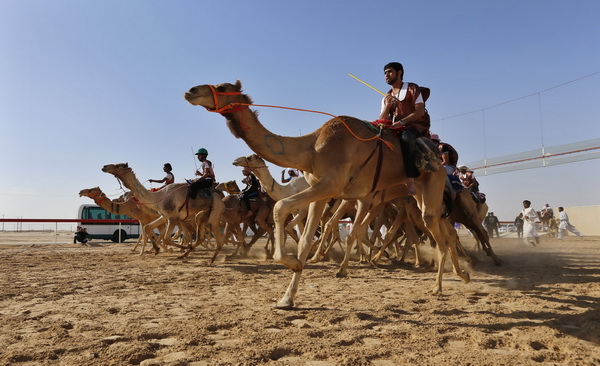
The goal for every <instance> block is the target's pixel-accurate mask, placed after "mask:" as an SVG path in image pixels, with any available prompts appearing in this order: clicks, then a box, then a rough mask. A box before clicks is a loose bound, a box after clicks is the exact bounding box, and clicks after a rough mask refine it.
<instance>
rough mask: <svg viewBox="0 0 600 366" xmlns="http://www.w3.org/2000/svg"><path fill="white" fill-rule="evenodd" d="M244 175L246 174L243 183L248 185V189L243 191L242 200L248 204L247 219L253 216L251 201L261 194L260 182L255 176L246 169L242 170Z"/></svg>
mask: <svg viewBox="0 0 600 366" xmlns="http://www.w3.org/2000/svg"><path fill="white" fill-rule="evenodd" d="M242 174H244V176H245V178H244V179H243V180H242V182H244V183H246V188H244V189H243V190H242V200H243V201H244V203H245V204H246V209H247V211H246V218H248V217H251V216H252V209H251V207H250V199H251V198H254V197H258V195H259V192H260V182H259V180H258V178H256V176H254V174H252V173H251V172H250V170H248V169H246V168H244V169H242Z"/></svg>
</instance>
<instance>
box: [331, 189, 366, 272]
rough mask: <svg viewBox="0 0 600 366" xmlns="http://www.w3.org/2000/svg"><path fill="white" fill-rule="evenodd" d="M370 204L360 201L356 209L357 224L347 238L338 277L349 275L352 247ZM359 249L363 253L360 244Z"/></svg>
mask: <svg viewBox="0 0 600 366" xmlns="http://www.w3.org/2000/svg"><path fill="white" fill-rule="evenodd" d="M369 206H370V202H369V204H367V203H365V202H364V201H362V200H359V201H358V208H357V211H356V218H355V224H354V225H353V226H352V230H350V234H349V235H348V237H347V238H346V253H344V259H343V260H342V263H341V264H340V269H339V270H338V272H337V274H336V276H337V277H346V276H348V263H349V262H350V252H351V250H352V247H353V246H354V242H355V241H357V238H358V235H359V232H361V229H362V227H363V225H364V218H365V217H366V216H367V214H368V212H369ZM358 247H359V251H361V254H362V245H360V243H359V244H358Z"/></svg>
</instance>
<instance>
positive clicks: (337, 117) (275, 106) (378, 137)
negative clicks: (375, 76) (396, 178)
mask: <svg viewBox="0 0 600 366" xmlns="http://www.w3.org/2000/svg"><path fill="white" fill-rule="evenodd" d="M233 104H236V105H243V106H248V107H249V106H253V107H267V108H280V109H288V110H292V111H300V112H310V113H319V114H324V115H326V116H330V117H333V118H335V119H337V120H338V121H340V122H342V124H343V125H344V127H346V129H347V130H348V132H350V134H351V135H352V136H354V138H355V139H357V140H359V141H363V142H368V141H373V140H380V141H382V142H383V143H384V144H385V145H386V146H387V147H388V148H389V149H390V150H394V145H393V144H392V143H391V142H389V141H386V140H384V139H382V138H381V137H380V135H381V133H380V134H378V135H375V136H373V137H371V138H362V137H359V136H357V135H356V134H355V133H354V131H352V129H351V128H350V126H348V124H347V123H346V121H344V120H343V119H342V118H341V117H339V116H336V115H333V114H331V113H327V112H321V111H315V110H311V109H302V108H292V107H282V106H277V105H268V104H247V103H232V104H230V105H233ZM380 132H381V127H380Z"/></svg>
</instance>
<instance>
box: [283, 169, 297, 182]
mask: <svg viewBox="0 0 600 366" xmlns="http://www.w3.org/2000/svg"><path fill="white" fill-rule="evenodd" d="M287 172H288V175H289V176H290V177H289V178H286V177H285V169H283V170H282V171H281V183H287V182H289V181H291V180H292V179H294V178H298V171H297V170H296V169H292V168H290V169H288V171H287Z"/></svg>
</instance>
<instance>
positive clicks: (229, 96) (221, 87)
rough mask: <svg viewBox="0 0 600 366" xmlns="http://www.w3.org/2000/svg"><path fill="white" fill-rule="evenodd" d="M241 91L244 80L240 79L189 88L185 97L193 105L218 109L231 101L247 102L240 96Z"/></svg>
mask: <svg viewBox="0 0 600 366" xmlns="http://www.w3.org/2000/svg"><path fill="white" fill-rule="evenodd" d="M241 93H242V82H241V81H239V80H238V81H236V82H235V84H229V83H224V84H218V85H215V86H212V85H208V84H207V85H198V86H195V87H193V88H191V89H190V90H188V91H187V92H186V93H185V94H184V98H185V100H187V101H188V103H190V104H192V105H199V106H202V107H204V108H206V109H208V110H218V109H219V108H221V107H224V106H226V105H228V104H230V103H235V102H237V103H245V101H243V100H242V98H240V95H241ZM250 103H251V102H250Z"/></svg>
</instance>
